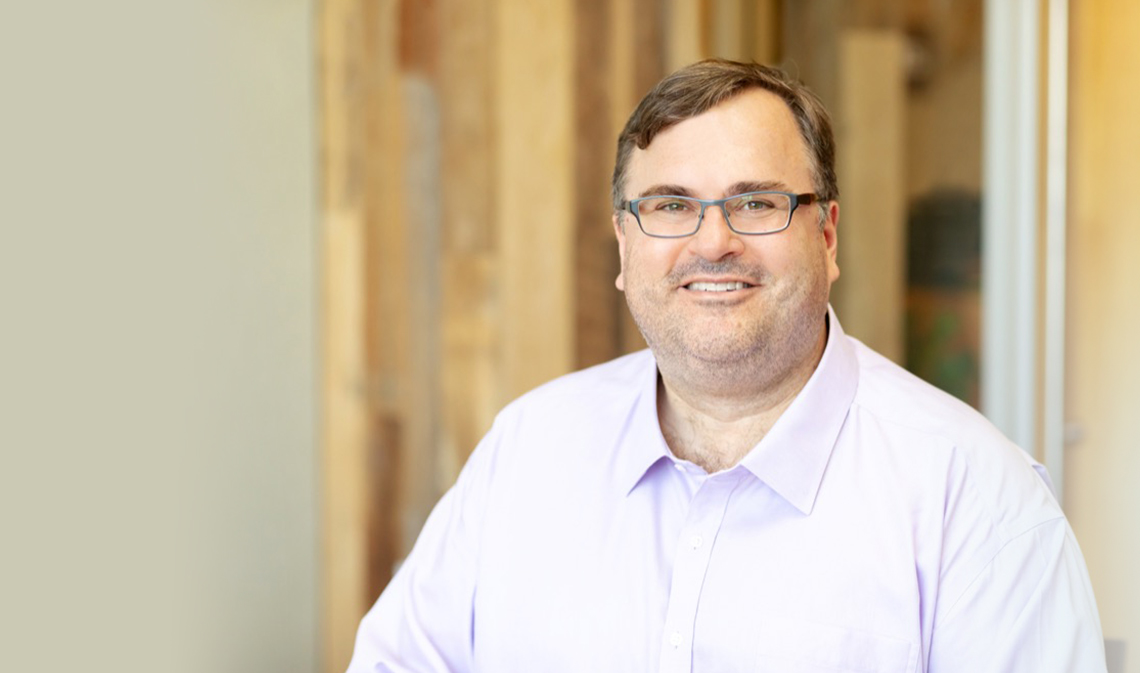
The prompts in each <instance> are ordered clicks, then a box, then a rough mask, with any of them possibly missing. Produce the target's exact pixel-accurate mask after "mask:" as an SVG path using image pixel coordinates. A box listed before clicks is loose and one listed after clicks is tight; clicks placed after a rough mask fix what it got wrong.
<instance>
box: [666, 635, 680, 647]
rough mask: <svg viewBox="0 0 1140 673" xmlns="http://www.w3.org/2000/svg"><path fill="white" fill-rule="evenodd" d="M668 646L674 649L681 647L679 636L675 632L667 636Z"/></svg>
mask: <svg viewBox="0 0 1140 673" xmlns="http://www.w3.org/2000/svg"><path fill="white" fill-rule="evenodd" d="M669 644H670V645H672V646H673V647H674V648H677V647H680V646H681V634H680V633H678V632H677V631H674V632H673V635H671V636H669Z"/></svg>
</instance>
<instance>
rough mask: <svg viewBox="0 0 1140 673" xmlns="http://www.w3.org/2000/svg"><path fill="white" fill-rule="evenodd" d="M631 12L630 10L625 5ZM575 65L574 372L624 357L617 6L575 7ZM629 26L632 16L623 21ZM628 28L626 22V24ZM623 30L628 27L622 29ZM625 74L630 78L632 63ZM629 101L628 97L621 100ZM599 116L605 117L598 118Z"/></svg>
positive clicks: (626, 64)
mask: <svg viewBox="0 0 1140 673" xmlns="http://www.w3.org/2000/svg"><path fill="white" fill-rule="evenodd" d="M626 7H627V8H628V7H629V5H628V3H627V5H626ZM576 9H577V17H576V21H575V25H576V26H577V30H576V31H575V57H574V60H575V67H574V73H575V76H574V92H575V96H574V111H575V114H574V126H575V132H574V135H575V137H576V139H577V142H576V145H575V148H576V152H575V171H574V196H575V198H576V200H577V208H576V212H577V222H576V224H575V230H576V239H577V241H576V250H575V253H576V254H575V260H574V278H575V293H574V298H575V304H576V305H575V309H576V310H575V321H574V322H575V347H576V353H575V363H574V364H575V367H586V366H589V365H594V364H598V363H600V362H605V361H606V360H609V359H611V358H613V357H615V356H616V355H617V354H618V345H619V343H620V341H619V333H620V329H621V327H620V325H621V323H620V321H619V318H620V313H619V312H618V309H619V308H620V307H621V304H622V303H624V302H623V301H622V297H621V295H620V294H619V293H618V291H617V289H616V288H615V287H614V283H613V279H614V277H615V276H616V275H617V271H618V256H617V251H616V248H615V245H614V234H613V227H612V226H611V224H610V222H611V214H612V210H613V209H612V208H611V204H610V173H611V171H612V169H613V149H612V147H613V138H615V137H616V135H617V133H618V130H615V129H614V128H613V124H612V123H611V117H610V115H607V114H604V113H605V112H606V111H608V110H610V109H611V108H612V106H611V103H610V98H611V90H612V89H611V86H610V85H611V80H610V78H608V77H606V76H605V74H606V73H607V72H608V71H609V70H610V68H611V67H613V63H612V61H613V57H612V51H611V46H612V45H613V40H612V39H611V38H610V35H609V30H610V29H611V27H612V26H613V24H611V22H610V15H611V14H613V13H614V8H613V7H611V6H610V5H608V4H607V3H601V2H578V3H576ZM620 18H621V19H623V20H624V21H628V20H629V19H631V18H632V17H630V16H628V13H626V14H625V16H622V17H620ZM626 25H628V24H626ZM622 27H623V28H624V27H625V26H624V25H623V26H622ZM622 69H623V72H624V73H625V76H626V77H628V73H629V59H624V62H623V63H622ZM621 97H622V98H624V96H621ZM599 112H601V114H600V113H599Z"/></svg>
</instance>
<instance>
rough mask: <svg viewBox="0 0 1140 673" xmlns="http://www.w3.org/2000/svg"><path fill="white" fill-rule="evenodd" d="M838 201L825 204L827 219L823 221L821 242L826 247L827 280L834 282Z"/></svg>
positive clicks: (836, 270)
mask: <svg viewBox="0 0 1140 673" xmlns="http://www.w3.org/2000/svg"><path fill="white" fill-rule="evenodd" d="M838 230H839V202H838V201H831V202H830V203H828V204H827V220H826V221H825V222H824V223H823V232H822V233H823V243H824V245H825V246H826V247H827V280H828V282H829V283H834V282H835V281H836V279H838V278H839V263H838V256H839V231H838Z"/></svg>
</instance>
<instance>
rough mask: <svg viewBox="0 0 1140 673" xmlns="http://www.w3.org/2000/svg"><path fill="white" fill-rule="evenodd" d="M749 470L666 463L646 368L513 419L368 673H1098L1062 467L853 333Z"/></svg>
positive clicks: (1088, 594)
mask: <svg viewBox="0 0 1140 673" xmlns="http://www.w3.org/2000/svg"><path fill="white" fill-rule="evenodd" d="M830 325H831V329H830V336H829V338H828V343H827V347H826V350H825V352H824V355H823V359H822V360H821V362H820V364H819V367H818V368H817V369H816V371H815V373H814V374H813V376H812V378H811V379H810V381H808V383H807V385H806V386H805V387H804V389H803V390H802V391H801V392H800V394H799V396H798V397H797V398H796V399H795V401H794V402H793V403H792V405H791V406H790V407H789V408H788V410H787V411H786V412H785V413H784V415H783V416H782V417H781V418H780V419H779V421H778V422H777V423H776V424H775V426H774V427H773V428H772V429H771V431H770V432H769V433H768V434H767V436H765V437H764V439H763V441H761V442H760V443H759V444H758V445H757V446H756V447H755V448H754V449H753V450H752V451H751V452H750V453H749V454H748V455H747V456H746V457H745V458H744V459H743V460H742V461H741V462H740V464H738V465H737V466H736V467H734V468H732V469H729V470H725V471H723V472H718V473H716V474H712V475H709V474H706V473H705V471H704V470H702V469H701V468H700V467H697V466H696V465H694V464H692V463H689V462H686V461H683V460H678V459H677V458H676V457H674V456H673V455H672V453H671V452H670V451H669V448H668V446H667V445H666V443H665V440H664V438H663V437H662V434H661V430H660V427H659V425H658V421H657V404H656V397H657V368H656V363H655V361H654V359H653V356H652V355H651V354H650V353H649V352H648V351H643V352H640V353H635V354H632V355H629V356H626V357H623V358H620V359H618V360H615V361H613V362H610V363H607V364H604V365H600V366H598V367H594V368H592V369H587V370H585V371H581V372H577V373H575V374H571V375H569V376H565V377H562V378H560V379H558V380H556V381H553V382H551V383H549V384H547V385H544V386H542V387H540V388H538V389H536V390H534V391H532V392H530V393H528V394H527V395H524V396H523V397H522V398H520V399H518V400H516V401H515V402H513V403H512V404H510V405H509V406H508V407H507V408H505V409H504V410H503V411H502V413H501V414H500V415H499V417H498V418H497V419H496V421H495V424H494V427H493V428H492V429H491V431H490V433H488V435H487V436H486V437H485V438H484V440H483V441H482V442H481V443H480V444H479V446H478V448H477V449H476V450H475V452H474V453H473V454H472V456H471V459H470V461H469V462H468V464H467V465H466V467H465V468H464V470H463V472H462V474H461V476H460V477H459V481H458V483H457V484H456V485H455V486H454V487H453V488H452V489H451V490H450V491H449V492H448V493H447V494H446V495H445V496H444V497H443V499H442V500H441V501H440V502H439V504H438V505H437V507H436V508H435V510H434V512H433V513H432V515H431V517H430V518H429V520H428V522H427V524H426V525H425V527H424V529H423V532H422V533H421V535H420V537H419V540H418V542H417V543H416V546H415V549H414V551H413V552H412V553H411V555H410V556H409V557H408V559H407V561H406V562H405V563H404V564H403V566H402V567H401V569H400V571H399V572H398V573H397V575H396V577H395V578H394V579H393V580H392V583H391V584H390V585H389V586H388V588H387V589H386V590H385V592H384V594H383V595H382V596H381V597H380V599H379V601H377V603H376V605H375V606H374V607H373V608H372V610H371V611H370V612H369V613H368V615H367V616H366V617H365V618H364V620H363V622H362V623H361V625H360V630H359V633H358V635H357V641H356V650H355V653H354V656H353V660H352V663H351V664H350V666H349V671H350V672H351V673H364V672H366V671H369V672H375V671H398V672H404V671H455V672H459V671H479V672H481V673H515V672H517V673H557V672H562V671H565V672H566V673H595V672H602V671H614V672H622V673H628V672H640V671H645V672H650V671H660V672H662V673H665V672H668V673H681V672H683V671H694V672H697V673H732V672H736V671H740V672H744V671H748V672H750V673H763V672H772V673H840V672H847V671H851V672H859V673H871V672H875V673H914V672H917V671H924V672H928V673H991V672H992V673H1019V672H1024V673H1060V672H1062V671H1064V672H1073V673H1096V672H1103V671H1104V670H1105V663H1104V649H1103V641H1102V639H1101V638H1102V636H1101V629H1100V621H1099V618H1098V616H1097V610H1096V603H1095V600H1094V598H1093V594H1092V588H1091V586H1090V583H1089V579H1088V572H1087V570H1086V568H1085V564H1084V560H1083V558H1082V557H1081V552H1080V549H1079V548H1078V547H1077V542H1076V540H1075V539H1074V537H1073V534H1072V531H1071V529H1070V528H1069V525H1068V523H1067V522H1066V520H1065V518H1064V516H1063V515H1062V513H1061V511H1060V509H1059V508H1058V506H1057V503H1056V501H1055V500H1054V498H1053V496H1052V494H1051V490H1050V487H1049V486H1048V484H1047V481H1046V479H1047V478H1046V477H1045V474H1044V472H1043V470H1042V469H1041V468H1040V466H1038V465H1036V464H1035V463H1034V462H1033V461H1032V460H1031V459H1030V458H1029V457H1028V456H1027V455H1026V454H1025V452H1023V451H1022V450H1020V449H1019V448H1017V447H1016V446H1014V445H1013V444H1011V443H1010V442H1009V441H1008V440H1007V439H1005V438H1004V437H1003V436H1002V435H1001V434H1000V433H999V432H998V431H997V430H996V429H994V427H993V426H992V425H991V424H990V423H989V422H988V421H986V420H985V419H984V418H982V417H981V416H980V415H979V414H978V413H976V412H975V411H974V410H972V409H971V408H970V407H968V406H967V405H965V404H963V403H961V402H959V401H958V400H956V399H953V398H952V397H950V396H948V395H946V394H944V393H942V392H940V391H938V390H937V389H935V388H933V387H931V386H929V385H927V384H926V383H923V382H922V381H920V380H918V379H917V378H915V377H914V376H912V375H911V374H909V373H907V372H906V371H904V370H902V369H901V368H899V367H898V366H896V365H894V364H892V363H891V362H889V361H888V360H886V359H885V358H883V357H881V356H880V355H878V354H876V353H874V352H873V351H871V350H870V349H868V348H867V347H866V346H864V345H863V344H861V343H860V342H858V341H856V340H854V339H852V338H850V337H847V336H845V335H844V334H843V331H842V329H841V328H840V326H839V323H838V321H837V320H836V319H835V316H834V314H831V316H830Z"/></svg>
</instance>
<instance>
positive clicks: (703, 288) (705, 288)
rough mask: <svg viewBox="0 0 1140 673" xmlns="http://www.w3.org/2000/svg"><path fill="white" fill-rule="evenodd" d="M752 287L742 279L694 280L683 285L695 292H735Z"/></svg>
mask: <svg viewBox="0 0 1140 673" xmlns="http://www.w3.org/2000/svg"><path fill="white" fill-rule="evenodd" d="M748 287H752V286H751V285H749V284H748V283H745V282H744V281H740V280H736V281H729V282H727V283H709V282H704V281H694V282H692V283H689V284H688V285H686V286H685V289H687V290H693V291H695V292H735V291H736V290H743V289H744V288H748Z"/></svg>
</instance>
